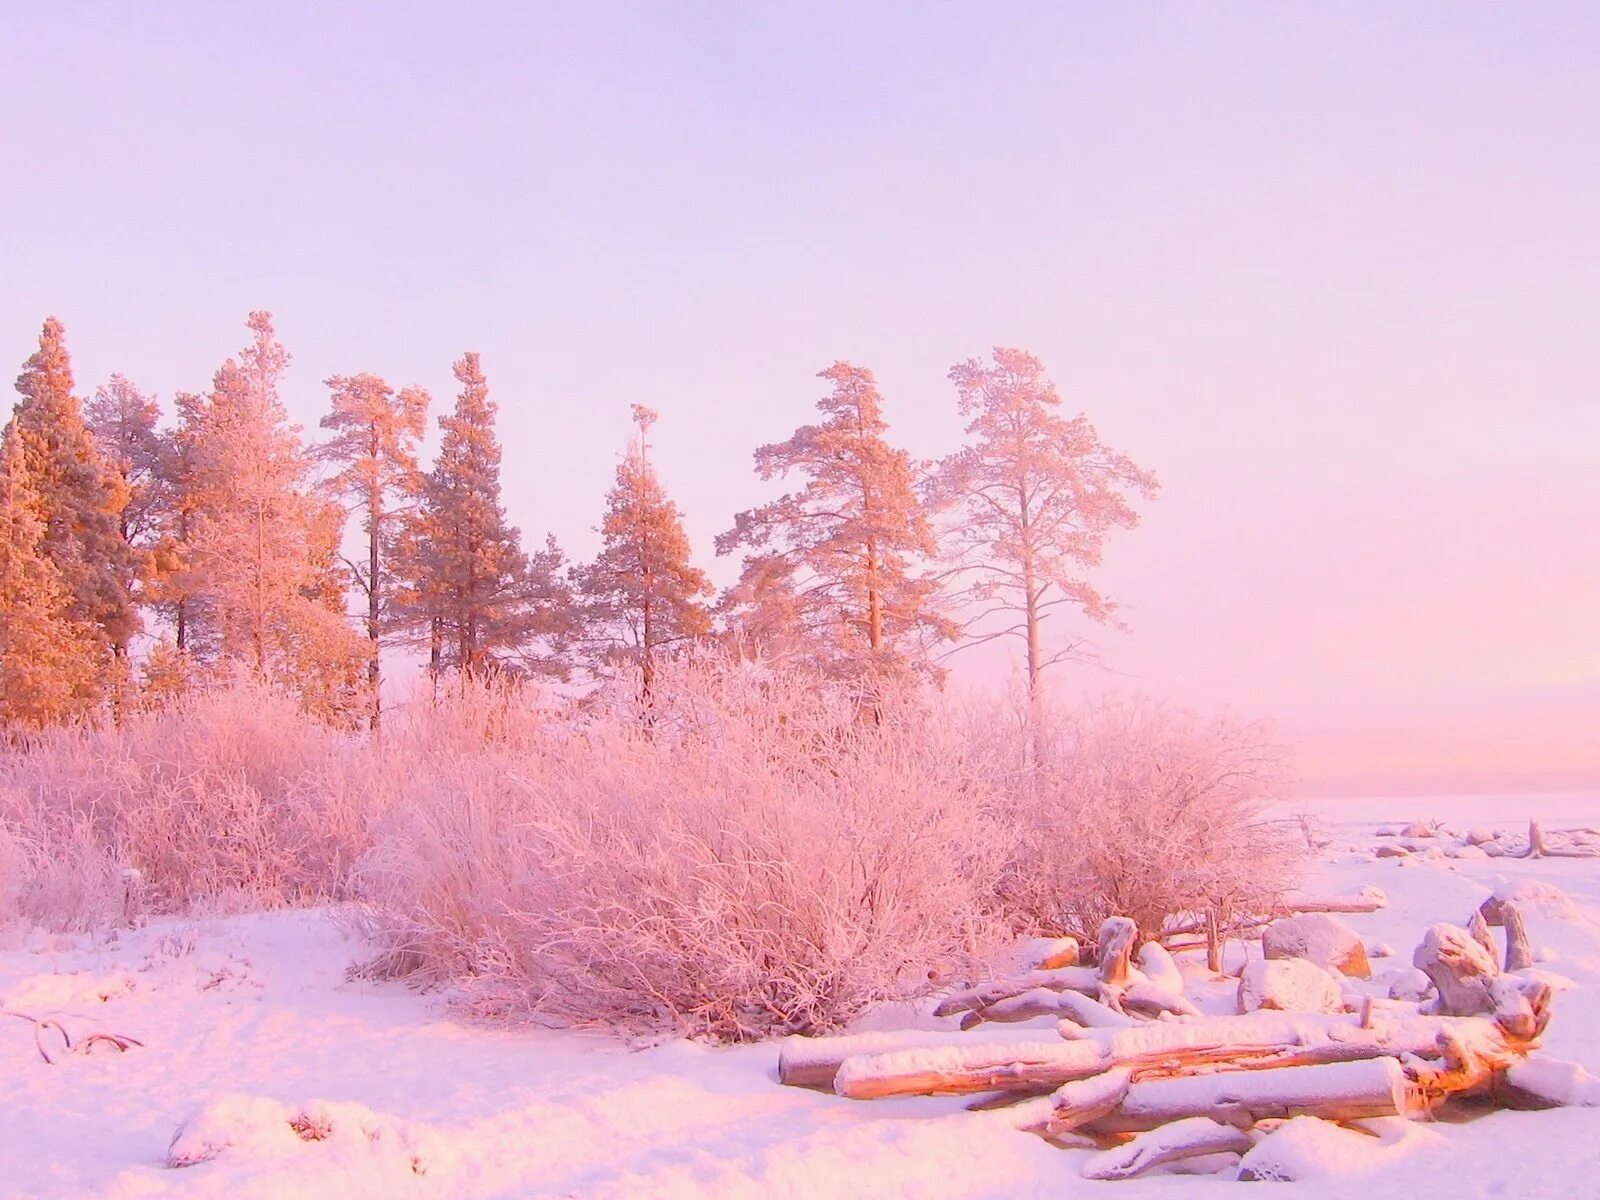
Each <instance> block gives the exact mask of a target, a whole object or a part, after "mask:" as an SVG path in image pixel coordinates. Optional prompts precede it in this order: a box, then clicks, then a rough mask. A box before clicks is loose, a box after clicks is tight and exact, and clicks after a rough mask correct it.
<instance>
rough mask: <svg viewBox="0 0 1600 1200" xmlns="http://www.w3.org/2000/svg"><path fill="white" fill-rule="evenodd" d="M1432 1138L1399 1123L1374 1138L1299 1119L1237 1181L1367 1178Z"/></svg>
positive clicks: (1386, 1125) (1247, 1160)
mask: <svg viewBox="0 0 1600 1200" xmlns="http://www.w3.org/2000/svg"><path fill="white" fill-rule="evenodd" d="M1374 1124H1378V1123H1377V1122H1374ZM1433 1136H1437V1135H1433ZM1428 1138H1429V1134H1428V1133H1425V1132H1424V1131H1422V1130H1421V1128H1420V1127H1419V1126H1416V1125H1411V1124H1408V1123H1406V1122H1404V1121H1398V1120H1396V1121H1388V1122H1383V1123H1382V1128H1381V1130H1380V1132H1379V1135H1378V1136H1377V1137H1374V1136H1372V1134H1370V1133H1357V1132H1356V1131H1355V1130H1353V1129H1346V1128H1345V1127H1344V1126H1342V1125H1335V1124H1334V1123H1333V1122H1332V1121H1324V1120H1322V1119H1320V1118H1318V1117H1295V1118H1294V1119H1293V1120H1290V1121H1287V1122H1285V1123H1284V1124H1283V1125H1281V1126H1280V1127H1279V1128H1277V1129H1276V1130H1274V1131H1273V1132H1271V1133H1269V1134H1267V1136H1266V1137H1264V1138H1262V1139H1261V1140H1260V1141H1259V1142H1257V1143H1256V1145H1255V1148H1254V1149H1252V1150H1251V1151H1250V1152H1249V1153H1248V1154H1246V1155H1245V1156H1244V1158H1243V1159H1242V1160H1240V1163H1239V1178H1240V1179H1253V1180H1266V1181H1274V1182H1284V1183H1289V1182H1300V1181H1304V1180H1308V1179H1330V1178H1334V1179H1336V1178H1344V1177H1350V1176H1357V1175H1366V1174H1369V1173H1371V1172H1372V1171H1375V1170H1378V1169H1380V1168H1382V1167H1385V1166H1387V1165H1389V1164H1390V1163H1391V1162H1393V1161H1394V1160H1395V1159H1396V1158H1399V1157H1401V1156H1403V1155H1404V1154H1406V1153H1407V1152H1408V1151H1409V1150H1410V1149H1411V1148H1412V1147H1413V1146H1419V1145H1421V1144H1422V1143H1423V1142H1424V1141H1425V1140H1428Z"/></svg>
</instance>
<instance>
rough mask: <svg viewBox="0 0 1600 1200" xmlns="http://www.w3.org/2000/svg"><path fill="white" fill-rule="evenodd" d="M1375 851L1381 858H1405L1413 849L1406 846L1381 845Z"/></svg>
mask: <svg viewBox="0 0 1600 1200" xmlns="http://www.w3.org/2000/svg"><path fill="white" fill-rule="evenodd" d="M1375 853H1376V854H1377V856H1378V857H1379V858H1404V857H1405V856H1406V855H1408V854H1410V853H1411V851H1409V850H1407V849H1406V848H1405V847H1404V846H1379V847H1378V849H1377V850H1376V851H1375Z"/></svg>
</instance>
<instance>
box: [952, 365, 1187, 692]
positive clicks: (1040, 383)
mask: <svg viewBox="0 0 1600 1200" xmlns="http://www.w3.org/2000/svg"><path fill="white" fill-rule="evenodd" d="M950 379H951V381H952V382H954V383H955V385H956V392H957V395H958V397H959V404H960V410H961V413H962V415H963V416H965V417H968V418H970V421H969V423H968V425H967V427H966V432H967V435H968V438H969V439H970V440H969V441H968V444H967V445H966V446H965V448H963V449H962V450H960V451H959V452H957V453H956V454H953V455H951V456H950V457H949V458H947V459H945V460H944V461H943V462H942V463H940V464H939V467H938V470H937V471H936V473H935V475H934V482H933V486H932V492H933V495H934V496H935V497H936V502H937V503H938V504H939V505H940V506H941V507H942V508H943V510H944V512H945V515H946V521H945V522H944V536H943V541H944V549H945V551H946V553H947V554H948V555H949V557H950V560H951V578H953V579H955V580H958V581H959V585H958V586H959V587H960V593H959V594H960V595H961V596H962V598H964V599H965V600H966V601H967V602H968V605H969V614H970V621H969V625H968V629H969V631H970V640H969V641H968V643H967V644H968V645H977V644H980V643H983V642H988V641H993V640H995V639H997V638H1009V637H1014V638H1017V639H1019V640H1021V641H1022V642H1023V644H1024V645H1025V647H1026V654H1027V658H1026V663H1027V679H1028V689H1029V694H1030V695H1032V696H1034V697H1035V698H1037V696H1038V695H1039V689H1040V686H1041V678H1042V676H1043V673H1044V671H1045V670H1046V669H1047V668H1048V667H1050V666H1051V665H1052V664H1054V663H1057V662H1060V661H1062V660H1063V659H1067V658H1071V657H1073V656H1074V655H1078V654H1081V652H1082V649H1083V647H1082V644H1081V642H1079V641H1074V640H1072V639H1060V638H1057V639H1048V638H1047V637H1046V631H1045V629H1044V622H1045V620H1046V619H1047V618H1049V617H1050V616H1051V615H1052V614H1053V613H1055V612H1057V611H1059V610H1062V609H1075V610H1077V611H1079V612H1081V613H1082V614H1084V615H1085V616H1087V617H1089V618H1090V619H1091V620H1094V621H1099V622H1107V621H1110V620H1112V619H1113V614H1114V612H1115V608H1116V606H1115V605H1114V604H1113V603H1112V602H1111V601H1110V600H1108V599H1107V598H1106V597H1105V596H1104V595H1102V594H1101V593H1100V591H1099V590H1098V589H1096V588H1095V587H1094V585H1093V584H1092V583H1090V581H1089V578H1088V572H1089V570H1090V569H1091V568H1093V567H1095V566H1096V565H1098V564H1099V562H1100V556H1101V552H1102V549H1103V547H1104V545H1105V541H1106V538H1107V537H1108V536H1109V535H1110V533H1111V532H1112V531H1113V530H1116V529H1131V528H1132V527H1133V526H1135V525H1137V524H1138V521H1139V517H1138V513H1137V512H1136V511H1135V510H1134V508H1133V505H1132V504H1131V503H1130V500H1129V497H1130V496H1139V497H1143V498H1144V499H1147V500H1148V499H1151V498H1153V497H1154V495H1155V492H1156V486H1157V485H1156V478H1155V476H1154V475H1153V474H1152V473H1151V472H1149V471H1147V470H1145V469H1143V468H1142V467H1140V466H1138V465H1137V464H1135V463H1134V462H1133V460H1132V459H1130V458H1128V457H1127V456H1126V455H1123V454H1119V453H1117V452H1115V451H1113V450H1111V449H1109V448H1108V447H1106V446H1105V445H1104V444H1102V443H1101V441H1100V438H1099V435H1098V434H1097V433H1096V432H1095V429H1094V426H1093V425H1091V424H1089V421H1088V419H1087V418H1086V417H1084V416H1082V415H1079V416H1076V417H1071V418H1068V417H1064V416H1062V415H1061V414H1060V412H1059V409H1060V407H1061V397H1060V396H1059V395H1057V393H1056V389H1055V385H1054V384H1053V383H1051V382H1050V380H1049V379H1047V378H1046V377H1045V374H1044V366H1043V364H1042V363H1040V361H1039V360H1038V359H1037V358H1035V357H1034V356H1033V355H1031V354H1028V353H1027V352H1025V351H1022V350H1008V349H1003V348H996V350H995V351H994V361H993V363H992V364H989V363H985V362H983V361H982V360H980V359H971V360H969V361H967V362H963V363H958V364H957V365H956V366H954V367H952V368H951V369H950Z"/></svg>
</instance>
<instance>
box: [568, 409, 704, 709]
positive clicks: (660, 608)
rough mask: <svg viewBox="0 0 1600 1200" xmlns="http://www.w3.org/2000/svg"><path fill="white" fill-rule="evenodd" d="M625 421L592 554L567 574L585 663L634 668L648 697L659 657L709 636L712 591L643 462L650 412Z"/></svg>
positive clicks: (656, 481) (646, 462)
mask: <svg viewBox="0 0 1600 1200" xmlns="http://www.w3.org/2000/svg"><path fill="white" fill-rule="evenodd" d="M633 419H634V422H635V424H636V426H637V431H636V433H635V434H634V437H633V439H632V441H630V443H629V445H628V451H627V454H626V456H625V457H624V458H623V460H622V462H621V464H620V465H619V466H618V467H617V480H616V483H615V484H614V485H613V486H612V488H611V491H610V492H609V493H608V494H607V495H606V515H605V520H604V521H603V522H602V523H601V525H600V536H601V549H600V554H599V556H598V557H597V558H596V559H595V561H594V562H592V563H590V564H588V565H587V566H584V567H580V568H578V569H577V570H576V571H574V573H573V574H574V576H575V580H576V583H577V592H578V595H579V597H580V598H581V600H582V610H581V615H582V629H583V632H582V635H581V636H582V640H583V643H584V647H585V649H586V650H587V652H588V654H587V656H588V658H589V660H590V663H591V665H593V666H594V667H597V668H599V667H602V666H616V665H619V664H622V665H627V666H631V667H635V668H637V669H638V671H639V672H640V682H641V686H642V691H643V694H644V696H645V697H646V698H648V697H649V696H650V695H651V694H652V690H653V688H654V686H655V673H656V663H657V660H658V658H659V657H660V655H661V654H663V653H665V652H668V651H669V650H670V649H671V648H672V647H676V646H681V645H684V644H686V643H689V642H693V641H694V640H696V639H698V638H703V637H706V636H708V635H709V634H710V633H711V610H710V609H709V608H708V607H707V606H706V604H705V601H704V597H707V596H709V595H710V594H711V592H712V588H711V583H710V581H709V580H708V579H707V578H706V576H705V572H703V571H701V570H699V569H698V568H697V567H695V566H694V564H693V563H692V562H690V553H689V538H688V535H687V534H685V533H684V531H683V519H682V517H681V516H680V515H679V512H678V506H677V505H676V504H674V503H673V502H672V501H671V500H670V499H668V497H667V493H666V489H665V488H663V487H662V486H661V480H660V477H659V476H658V475H657V474H656V470H655V467H654V465H652V463H651V462H650V448H649V443H648V441H647V440H646V439H647V437H648V435H649V431H650V426H651V425H652V424H654V422H655V420H656V414H655V413H654V412H652V411H651V410H650V409H648V408H645V407H644V406H642V405H638V404H636V405H634V406H633Z"/></svg>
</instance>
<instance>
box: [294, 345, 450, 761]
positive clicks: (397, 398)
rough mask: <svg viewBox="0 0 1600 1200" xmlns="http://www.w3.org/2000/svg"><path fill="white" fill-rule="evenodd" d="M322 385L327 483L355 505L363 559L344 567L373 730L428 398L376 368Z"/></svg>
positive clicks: (418, 482)
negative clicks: (359, 613) (353, 595)
mask: <svg viewBox="0 0 1600 1200" xmlns="http://www.w3.org/2000/svg"><path fill="white" fill-rule="evenodd" d="M327 386H328V388H329V389H330V390H331V391H332V393H333V396H332V411H331V412H329V413H328V415H327V416H325V417H323V418H322V428H324V429H329V430H332V431H333V434H334V436H333V438H332V439H331V440H330V441H328V442H327V443H325V444H324V445H322V446H321V447H319V448H318V455H319V457H321V458H322V459H323V460H324V461H325V462H330V463H333V464H334V465H335V466H337V468H338V471H337V473H336V474H335V475H334V476H333V478H332V479H331V480H330V481H329V482H330V485H331V486H332V488H333V490H334V491H335V492H336V493H338V494H339V495H340V496H342V497H344V498H345V499H346V500H347V501H349V502H351V503H352V504H353V505H354V506H355V511H356V512H357V513H358V514H359V515H360V518H361V531H362V534H363V535H364V537H365V539H366V546H365V547H364V550H365V553H364V555H363V556H362V557H363V561H360V562H348V563H347V566H348V567H349V571H350V577H351V578H352V579H353V580H354V581H355V585H356V590H357V592H358V593H359V594H360V595H361V596H363V597H364V598H365V599H366V609H367V612H366V632H367V643H368V644H367V654H368V658H367V690H368V692H369V699H370V701H371V704H372V717H371V724H372V727H373V728H374V729H376V728H377V727H378V722H379V718H380V715H381V713H382V701H381V698H380V690H381V666H380V663H379V649H380V644H381V639H382V636H383V630H384V627H385V625H386V624H387V622H388V620H389V610H390V599H391V595H390V594H391V592H392V591H393V590H394V589H393V585H392V581H391V576H392V574H393V572H394V564H393V559H394V554H395V546H396V542H397V540H398V538H399V530H400V518H401V516H402V514H403V512H404V509H405V507H406V506H407V505H409V504H410V503H411V502H413V501H414V500H415V497H416V495H417V493H418V491H419V489H420V487H421V483H422V477H421V474H420V472H419V470H418V466H417V444H418V443H419V442H420V441H421V440H422V436H423V434H424V432H426V429H427V420H428V403H429V399H428V393H427V392H425V391H423V390H422V389H421V388H416V387H412V388H405V389H404V390H402V391H400V392H399V393H398V394H397V393H396V392H395V390H394V389H393V388H392V387H390V386H389V385H388V384H387V383H385V382H384V381H383V380H382V379H379V378H378V377H377V376H376V375H365V374H363V375H354V376H344V375H336V376H334V377H333V378H332V379H329V380H328V381H327Z"/></svg>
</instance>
